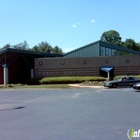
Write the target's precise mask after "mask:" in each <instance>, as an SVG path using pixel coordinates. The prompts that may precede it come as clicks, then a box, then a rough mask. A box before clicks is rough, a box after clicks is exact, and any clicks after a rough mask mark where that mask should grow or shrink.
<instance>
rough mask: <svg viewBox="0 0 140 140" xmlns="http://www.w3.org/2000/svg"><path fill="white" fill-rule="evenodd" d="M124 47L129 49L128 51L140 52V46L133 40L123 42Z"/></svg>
mask: <svg viewBox="0 0 140 140" xmlns="http://www.w3.org/2000/svg"><path fill="white" fill-rule="evenodd" d="M123 46H124V47H126V48H128V49H132V50H136V51H139V50H140V44H139V43H136V42H135V41H134V40H133V39H131V38H130V39H126V40H125V41H124V42H123Z"/></svg>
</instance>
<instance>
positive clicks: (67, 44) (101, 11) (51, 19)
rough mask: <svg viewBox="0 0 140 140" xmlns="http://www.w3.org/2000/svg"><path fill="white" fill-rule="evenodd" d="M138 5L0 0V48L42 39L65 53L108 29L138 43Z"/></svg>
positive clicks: (78, 0) (119, 0) (87, 0)
mask: <svg viewBox="0 0 140 140" xmlns="http://www.w3.org/2000/svg"><path fill="white" fill-rule="evenodd" d="M139 7H140V1H139V0H134V1H128V0H117V1H113V0H105V1H104V0H0V47H3V46H4V45H6V44H8V43H10V44H11V45H15V44H18V43H21V42H24V41H25V40H26V41H27V43H28V44H29V47H30V48H32V47H33V46H34V45H37V44H38V43H40V42H42V41H46V42H48V43H50V45H52V46H53V47H54V46H56V45H58V46H59V47H60V48H62V49H63V50H64V52H68V51H71V50H73V49H76V48H78V47H82V46H84V45H87V44H89V43H92V42H95V41H97V40H99V39H100V37H101V35H102V33H103V32H105V31H108V30H116V31H118V32H119V33H120V36H121V37H122V41H124V40H125V39H126V38H132V39H134V40H135V41H136V42H140V8H139Z"/></svg>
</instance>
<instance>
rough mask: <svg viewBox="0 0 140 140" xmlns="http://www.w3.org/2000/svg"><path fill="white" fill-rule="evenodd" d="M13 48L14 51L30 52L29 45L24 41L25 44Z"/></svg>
mask: <svg viewBox="0 0 140 140" xmlns="http://www.w3.org/2000/svg"><path fill="white" fill-rule="evenodd" d="M12 47H13V48H14V49H19V50H28V49H29V45H28V43H27V41H24V42H23V43H19V44H17V45H13V46H12Z"/></svg>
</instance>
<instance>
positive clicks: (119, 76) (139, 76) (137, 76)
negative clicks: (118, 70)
mask: <svg viewBox="0 0 140 140" xmlns="http://www.w3.org/2000/svg"><path fill="white" fill-rule="evenodd" d="M123 76H135V77H136V78H138V79H140V75H118V76H115V77H114V78H113V79H114V80H116V79H118V78H121V77H123Z"/></svg>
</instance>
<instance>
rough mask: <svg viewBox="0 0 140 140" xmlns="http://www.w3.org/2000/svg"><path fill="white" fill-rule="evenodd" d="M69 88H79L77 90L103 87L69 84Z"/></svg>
mask: <svg viewBox="0 0 140 140" xmlns="http://www.w3.org/2000/svg"><path fill="white" fill-rule="evenodd" d="M69 86H70V87H79V88H83V87H86V88H104V86H91V85H89V86H88V85H80V84H69Z"/></svg>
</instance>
